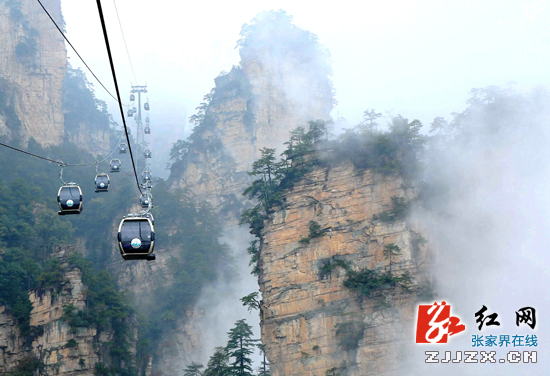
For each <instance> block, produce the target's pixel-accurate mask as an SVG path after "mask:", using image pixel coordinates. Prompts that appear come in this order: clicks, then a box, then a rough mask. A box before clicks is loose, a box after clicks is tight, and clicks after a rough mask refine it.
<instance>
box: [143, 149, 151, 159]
mask: <svg viewBox="0 0 550 376" xmlns="http://www.w3.org/2000/svg"><path fill="white" fill-rule="evenodd" d="M143 156H144V157H145V158H151V150H149V149H145V151H144V152H143Z"/></svg>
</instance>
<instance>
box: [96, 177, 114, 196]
mask: <svg viewBox="0 0 550 376" xmlns="http://www.w3.org/2000/svg"><path fill="white" fill-rule="evenodd" d="M110 183H111V180H110V179H109V175H107V174H97V175H96V177H95V191H96V192H108V191H109V184H110Z"/></svg>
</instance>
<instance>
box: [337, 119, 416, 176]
mask: <svg viewBox="0 0 550 376" xmlns="http://www.w3.org/2000/svg"><path fill="white" fill-rule="evenodd" d="M372 111H374V110H372ZM376 125H377V123H376V122H375V121H374V119H373V116H372V114H370V113H368V112H366V114H365V121H364V122H363V123H362V124H360V125H358V126H356V127H355V128H353V129H351V130H347V131H346V132H345V133H344V134H342V135H341V136H340V137H339V138H338V140H337V142H336V143H334V150H335V155H334V158H333V161H342V160H347V161H351V162H352V163H353V165H354V166H355V167H356V168H358V169H361V170H365V169H370V170H372V171H374V172H379V173H383V174H394V173H398V174H400V175H401V176H403V177H405V178H412V177H414V176H415V175H416V174H418V172H419V171H420V163H419V161H418V155H417V153H418V152H420V151H421V150H422V149H423V147H424V144H425V142H426V137H424V136H422V135H421V134H420V128H421V127H422V123H420V121H418V120H413V121H412V122H410V123H409V121H408V120H407V119H405V118H403V117H402V116H397V117H394V118H393V119H392V120H391V123H390V124H389V131H387V132H382V131H377V130H376Z"/></svg>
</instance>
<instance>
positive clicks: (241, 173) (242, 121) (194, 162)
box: [176, 57, 333, 222]
mask: <svg viewBox="0 0 550 376" xmlns="http://www.w3.org/2000/svg"><path fill="white" fill-rule="evenodd" d="M257 59H259V60H253V59H251V60H243V61H241V65H242V68H238V69H237V68H233V70H232V71H231V72H229V74H228V75H227V76H226V77H223V84H224V85H227V86H231V85H232V82H236V81H239V80H240V82H242V83H243V85H245V86H246V87H247V89H246V90H242V91H234V92H233V93H232V92H229V93H227V92H224V94H223V98H221V99H218V98H217V97H215V100H213V101H212V104H211V105H210V106H209V107H208V109H207V114H209V115H210V116H211V117H212V118H213V119H214V123H215V124H214V126H213V127H212V129H211V130H208V131H207V132H204V133H203V134H202V135H201V138H202V140H203V141H212V140H219V141H220V142H221V147H219V148H216V149H211V148H207V149H206V150H205V148H204V147H202V146H196V145H191V147H190V150H189V153H188V154H187V156H186V158H185V159H184V171H183V175H182V176H181V177H180V178H179V179H178V181H177V183H176V185H177V186H179V187H181V188H185V189H189V191H190V192H191V193H192V194H193V195H194V196H195V197H196V198H197V199H201V200H207V201H209V202H211V203H212V204H213V205H214V206H215V207H216V208H217V209H218V210H219V211H222V212H224V214H225V213H226V212H228V211H230V212H231V211H233V213H231V214H232V215H233V217H235V216H236V214H235V213H237V212H240V210H238V209H237V210H235V208H240V207H241V206H242V203H243V202H244V201H245V200H244V197H243V196H242V192H243V190H244V189H245V188H246V187H247V186H248V185H249V184H250V182H251V181H252V180H251V178H250V176H248V175H247V173H246V172H247V171H249V170H250V166H251V165H252V163H253V162H254V161H255V160H256V159H258V158H259V157H260V149H262V148H264V147H268V148H276V149H277V154H280V153H281V152H282V151H283V146H284V143H285V142H286V141H288V139H289V137H290V136H289V132H290V131H291V130H292V129H294V128H296V127H298V126H304V127H306V129H307V127H308V125H307V122H308V121H312V120H318V119H322V120H329V119H330V112H331V111H332V101H333V97H332V92H331V89H330V86H329V84H328V78H327V77H324V78H319V77H317V76H314V75H311V76H308V74H307V72H305V71H304V72H302V71H297V67H296V66H294V65H292V64H282V63H281V62H279V61H272V60H268V59H267V58H264V59H263V60H262V58H261V57H257ZM240 69H242V72H240V71H239V70H240ZM298 79H299V81H300V82H302V83H303V86H302V88H301V90H302V91H301V93H300V95H296V93H292V95H291V94H290V93H289V92H287V88H290V87H293V86H294V85H293V82H294V81H296V80H298ZM227 81H229V82H227ZM221 83H222V82H221V81H217V84H218V85H219V84H221ZM217 94H219V93H218V92H217ZM217 94H215V95H217ZM216 99H218V100H216ZM233 222H234V221H233Z"/></svg>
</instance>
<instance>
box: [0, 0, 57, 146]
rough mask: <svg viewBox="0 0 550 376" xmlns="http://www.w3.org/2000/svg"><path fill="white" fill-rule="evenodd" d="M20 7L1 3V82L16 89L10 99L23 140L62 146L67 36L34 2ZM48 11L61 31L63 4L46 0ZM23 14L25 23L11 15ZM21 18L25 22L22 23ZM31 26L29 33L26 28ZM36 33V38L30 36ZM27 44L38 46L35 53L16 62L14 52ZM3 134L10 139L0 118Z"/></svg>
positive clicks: (23, 0) (26, 1)
mask: <svg viewBox="0 0 550 376" xmlns="http://www.w3.org/2000/svg"><path fill="white" fill-rule="evenodd" d="M15 4H16V5H13V6H11V7H10V6H9V5H8V2H5V1H3V2H1V3H0V11H2V12H3V13H4V14H6V15H10V16H11V17H10V18H11V20H13V21H10V19H8V18H7V17H6V16H4V15H2V16H1V17H2V21H1V22H0V77H1V78H3V79H6V80H7V82H8V83H9V85H10V86H11V87H13V89H14V95H13V98H12V101H13V103H12V104H13V105H14V107H15V111H16V114H17V116H18V117H19V119H20V121H21V125H22V127H21V130H20V131H19V133H20V134H19V136H20V137H21V139H22V142H23V144H26V142H27V141H28V139H29V137H31V136H32V137H34V138H35V139H36V141H38V142H39V143H41V144H42V145H44V146H47V145H58V144H60V143H61V142H63V136H64V125H63V110H62V94H63V90H62V89H63V79H64V78H65V71H66V69H67V51H66V49H65V41H64V39H63V36H62V35H61V34H60V33H59V31H58V30H57V29H56V28H55V26H54V25H53V23H52V22H51V20H50V19H49V18H48V16H47V15H46V13H44V11H43V10H42V8H41V7H40V5H39V4H38V3H37V2H36V1H32V0H20V1H19V2H15ZM43 4H44V6H45V7H46V9H48V11H49V12H50V14H51V15H52V17H53V18H54V19H55V20H56V22H57V23H58V24H60V25H63V21H62V20H63V16H62V15H61V3H60V1H59V0H44V2H43ZM17 5H20V7H19V9H20V11H21V14H22V15H21V17H19V16H17V14H16V13H14V11H13V9H14V8H17ZM19 18H21V21H19ZM25 23H28V25H29V26H28V27H27V26H24V24H25ZM29 27H32V28H34V29H35V30H36V32H37V35H36V36H35V35H34V33H33V32H32V31H30V30H29ZM25 38H31V39H33V40H35V41H36V44H37V49H36V52H34V53H32V54H29V55H27V56H21V55H19V56H17V54H16V52H15V51H16V47H17V45H18V44H19V43H20V42H21V41H24V40H25ZM0 132H1V133H2V134H4V135H9V136H11V135H12V134H11V133H12V132H13V130H11V132H10V131H9V130H8V129H6V126H5V119H2V118H0Z"/></svg>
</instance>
